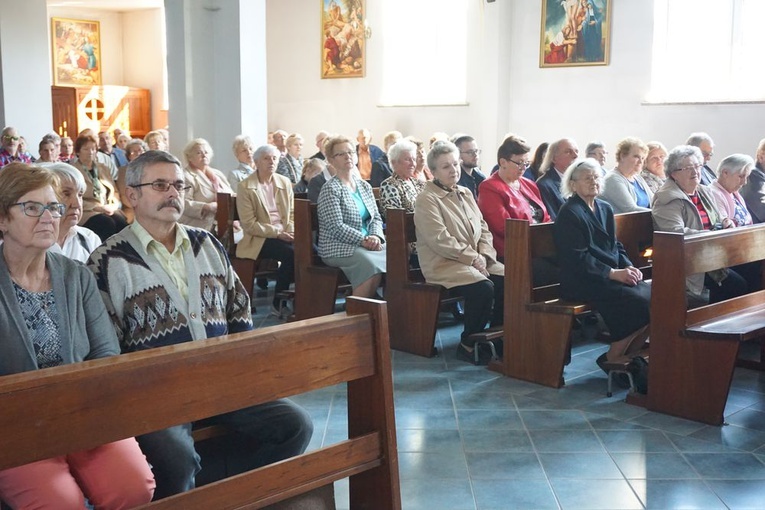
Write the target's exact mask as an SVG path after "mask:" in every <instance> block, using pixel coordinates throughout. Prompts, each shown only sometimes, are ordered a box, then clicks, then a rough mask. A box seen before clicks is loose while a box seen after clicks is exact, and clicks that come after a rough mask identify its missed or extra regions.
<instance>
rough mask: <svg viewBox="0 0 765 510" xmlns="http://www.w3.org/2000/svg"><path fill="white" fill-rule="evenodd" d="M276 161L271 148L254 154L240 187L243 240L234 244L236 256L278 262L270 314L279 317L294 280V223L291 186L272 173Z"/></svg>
mask: <svg viewBox="0 0 765 510" xmlns="http://www.w3.org/2000/svg"><path fill="white" fill-rule="evenodd" d="M278 161H279V149H277V148H276V147H274V146H273V145H263V146H262V147H259V148H258V149H257V150H256V151H255V154H254V163H255V167H256V170H255V172H254V173H253V174H252V175H250V176H249V177H248V178H247V179H245V180H244V181H242V182H240V183H239V187H238V188H237V199H236V209H237V211H238V212H239V221H240V223H241V226H242V229H243V230H244V237H243V238H242V240H241V241H239V244H237V247H236V256H237V257H241V258H249V259H257V258H258V257H260V258H264V259H272V260H278V261H279V262H281V264H279V273H278V276H277V278H276V288H275V289H274V300H273V306H272V308H271V312H272V313H273V314H274V315H276V316H278V317H282V316H283V311H284V306H283V303H282V299H283V298H282V297H281V295H280V293H282V292H283V291H286V290H287V289H289V287H290V284H291V283H292V282H293V281H294V279H295V251H294V249H293V242H294V240H295V238H294V232H295V221H294V210H293V208H292V205H293V195H292V184H291V183H290V181H289V179H287V178H286V177H284V176H283V175H279V174H276V173H274V172H275V171H276V165H277V162H278Z"/></svg>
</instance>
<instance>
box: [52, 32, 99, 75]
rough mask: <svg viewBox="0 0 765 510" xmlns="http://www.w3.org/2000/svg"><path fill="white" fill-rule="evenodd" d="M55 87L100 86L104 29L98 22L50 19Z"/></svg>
mask: <svg viewBox="0 0 765 510" xmlns="http://www.w3.org/2000/svg"><path fill="white" fill-rule="evenodd" d="M51 50H52V51H51V60H52V62H53V85H59V86H70V87H81V86H88V85H101V25H100V23H99V22H98V21H90V20H80V19H70V18H51Z"/></svg>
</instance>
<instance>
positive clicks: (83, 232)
mask: <svg viewBox="0 0 765 510" xmlns="http://www.w3.org/2000/svg"><path fill="white" fill-rule="evenodd" d="M36 165H37V166H43V167H45V168H47V169H48V170H50V171H51V172H52V173H53V174H54V175H56V176H57V177H58V183H59V186H58V191H59V192H58V195H59V198H60V199H61V203H62V204H63V205H64V206H65V207H66V211H65V212H64V215H63V216H62V217H61V221H60V225H59V232H58V239H56V243H55V244H54V245H53V246H52V247H51V251H53V252H56V253H62V254H64V255H65V256H67V257H69V258H70V259H73V260H78V261H80V262H82V263H83V264H84V263H86V262H87V261H88V257H90V254H91V253H92V252H93V250H95V249H96V248H98V247H99V246H100V245H101V239H100V238H99V237H98V235H96V233H95V232H93V231H92V230H90V229H89V228H85V227H82V226H80V225H78V223H79V222H80V217H81V216H82V196H83V195H84V194H85V179H83V178H82V174H81V173H80V172H79V171H78V170H77V169H76V168H74V167H73V166H72V165H69V164H67V163H62V162H57V163H50V164H41V163H36Z"/></svg>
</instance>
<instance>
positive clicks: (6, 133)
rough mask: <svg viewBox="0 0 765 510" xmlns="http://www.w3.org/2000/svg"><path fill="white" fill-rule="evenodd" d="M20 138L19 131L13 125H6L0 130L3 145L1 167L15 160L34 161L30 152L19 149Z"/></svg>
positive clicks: (0, 139)
mask: <svg viewBox="0 0 765 510" xmlns="http://www.w3.org/2000/svg"><path fill="white" fill-rule="evenodd" d="M20 139H21V136H19V132H18V131H16V128H15V127H13V126H6V127H4V128H3V131H2V132H0V144H1V145H2V148H0V168H2V167H4V166H5V165H7V164H8V163H13V162H14V161H20V162H22V163H31V162H32V158H30V157H29V155H28V154H26V153H24V152H22V151H20V150H19V140H20Z"/></svg>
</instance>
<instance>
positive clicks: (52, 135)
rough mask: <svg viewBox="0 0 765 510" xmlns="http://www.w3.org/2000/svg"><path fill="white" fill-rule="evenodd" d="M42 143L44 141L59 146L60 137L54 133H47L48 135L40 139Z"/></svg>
mask: <svg viewBox="0 0 765 510" xmlns="http://www.w3.org/2000/svg"><path fill="white" fill-rule="evenodd" d="M42 141H44V142H53V144H54V145H59V144H61V137H60V136H58V134H57V133H54V132H52V131H51V132H50V133H48V134H46V135H45V136H43V137H42Z"/></svg>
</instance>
